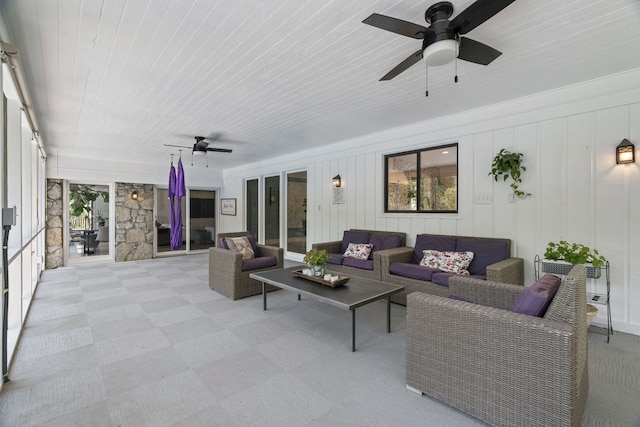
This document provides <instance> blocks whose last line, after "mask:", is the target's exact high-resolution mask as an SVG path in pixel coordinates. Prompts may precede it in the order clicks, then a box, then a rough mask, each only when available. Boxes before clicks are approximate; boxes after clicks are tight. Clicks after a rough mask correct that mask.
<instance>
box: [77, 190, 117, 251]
mask: <svg viewBox="0 0 640 427" xmlns="http://www.w3.org/2000/svg"><path fill="white" fill-rule="evenodd" d="M108 215H109V186H107V185H90V184H69V237H70V238H69V258H78V257H85V256H94V255H109V218H108Z"/></svg>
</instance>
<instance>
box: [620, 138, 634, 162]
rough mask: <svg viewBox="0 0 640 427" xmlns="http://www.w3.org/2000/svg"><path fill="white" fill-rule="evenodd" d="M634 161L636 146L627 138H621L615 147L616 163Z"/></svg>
mask: <svg viewBox="0 0 640 427" xmlns="http://www.w3.org/2000/svg"><path fill="white" fill-rule="evenodd" d="M635 161H636V148H635V147H634V145H633V144H632V143H630V142H629V140H628V139H626V138H625V139H623V140H622V142H621V143H620V144H618V146H617V147H616V163H617V164H619V165H624V164H626V163H634V162H635Z"/></svg>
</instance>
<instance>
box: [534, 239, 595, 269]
mask: <svg viewBox="0 0 640 427" xmlns="http://www.w3.org/2000/svg"><path fill="white" fill-rule="evenodd" d="M544 257H545V258H546V259H548V260H551V261H566V262H568V263H569V264H573V265H576V264H586V263H591V265H593V266H594V267H602V266H603V265H604V263H605V262H607V259H606V258H605V257H603V256H602V255H600V254H599V253H598V251H597V250H596V249H593V250H592V249H589V248H588V247H586V246H585V245H583V244H580V243H569V242H566V241H564V240H560V242H558V243H554V242H549V244H548V245H547V250H546V251H545V252H544Z"/></svg>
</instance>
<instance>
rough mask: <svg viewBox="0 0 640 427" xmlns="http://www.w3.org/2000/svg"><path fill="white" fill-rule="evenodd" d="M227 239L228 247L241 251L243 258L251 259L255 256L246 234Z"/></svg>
mask: <svg viewBox="0 0 640 427" xmlns="http://www.w3.org/2000/svg"><path fill="white" fill-rule="evenodd" d="M225 241H226V242H227V247H228V248H229V250H232V251H236V252H240V253H241V254H242V259H251V258H253V257H255V254H254V253H253V249H252V248H251V243H250V242H249V239H248V238H246V237H244V236H243V237H227V238H226V239H225Z"/></svg>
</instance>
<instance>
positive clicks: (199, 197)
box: [189, 190, 216, 251]
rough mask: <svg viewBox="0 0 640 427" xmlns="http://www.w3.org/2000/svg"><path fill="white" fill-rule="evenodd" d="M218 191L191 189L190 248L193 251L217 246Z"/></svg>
mask: <svg viewBox="0 0 640 427" xmlns="http://www.w3.org/2000/svg"><path fill="white" fill-rule="evenodd" d="M215 227H216V192H215V191H211V190H190V191H189V249H190V250H192V251H195V250H200V249H208V248H210V247H211V246H215V240H216V228H215Z"/></svg>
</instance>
